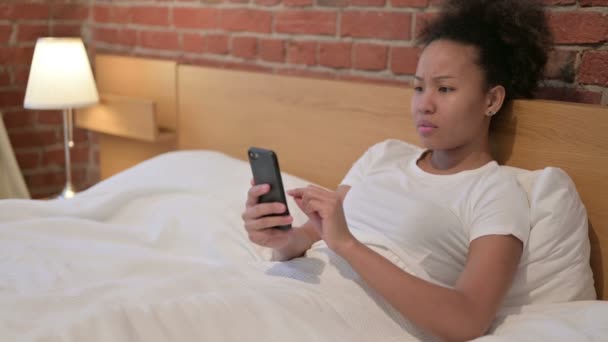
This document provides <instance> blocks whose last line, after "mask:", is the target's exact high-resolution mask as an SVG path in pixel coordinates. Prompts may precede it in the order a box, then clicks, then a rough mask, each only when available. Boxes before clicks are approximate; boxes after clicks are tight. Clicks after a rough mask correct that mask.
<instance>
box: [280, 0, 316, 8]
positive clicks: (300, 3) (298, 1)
mask: <svg viewBox="0 0 608 342" xmlns="http://www.w3.org/2000/svg"><path fill="white" fill-rule="evenodd" d="M283 5H285V6H286V7H307V6H312V5H313V0H283Z"/></svg>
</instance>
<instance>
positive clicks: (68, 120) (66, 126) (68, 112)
mask: <svg viewBox="0 0 608 342" xmlns="http://www.w3.org/2000/svg"><path fill="white" fill-rule="evenodd" d="M73 130H74V127H73V118H72V108H68V109H64V110H63V148H64V151H65V179H66V183H65V187H64V188H63V191H61V194H59V196H58V197H59V198H72V197H74V195H75V194H76V191H75V189H74V185H73V184H72V165H71V162H70V149H71V148H72V147H74V135H73V134H74V132H73Z"/></svg>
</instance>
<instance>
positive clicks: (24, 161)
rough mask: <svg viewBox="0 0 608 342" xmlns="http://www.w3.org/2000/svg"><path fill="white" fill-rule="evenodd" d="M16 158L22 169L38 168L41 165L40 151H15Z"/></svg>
mask: <svg viewBox="0 0 608 342" xmlns="http://www.w3.org/2000/svg"><path fill="white" fill-rule="evenodd" d="M15 158H16V159H17V163H18V164H19V168H21V169H26V170H27V169H36V168H38V166H39V165H40V152H31V151H15Z"/></svg>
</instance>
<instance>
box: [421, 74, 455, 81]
mask: <svg viewBox="0 0 608 342" xmlns="http://www.w3.org/2000/svg"><path fill="white" fill-rule="evenodd" d="M450 78H456V77H454V76H450V75H442V76H435V77H433V80H434V81H437V80H445V79H450ZM414 79H416V80H417V81H422V80H423V79H422V77H420V76H414Z"/></svg>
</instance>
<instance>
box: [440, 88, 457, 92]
mask: <svg viewBox="0 0 608 342" xmlns="http://www.w3.org/2000/svg"><path fill="white" fill-rule="evenodd" d="M453 91H454V88H450V87H439V92H441V93H451V92H453Z"/></svg>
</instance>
